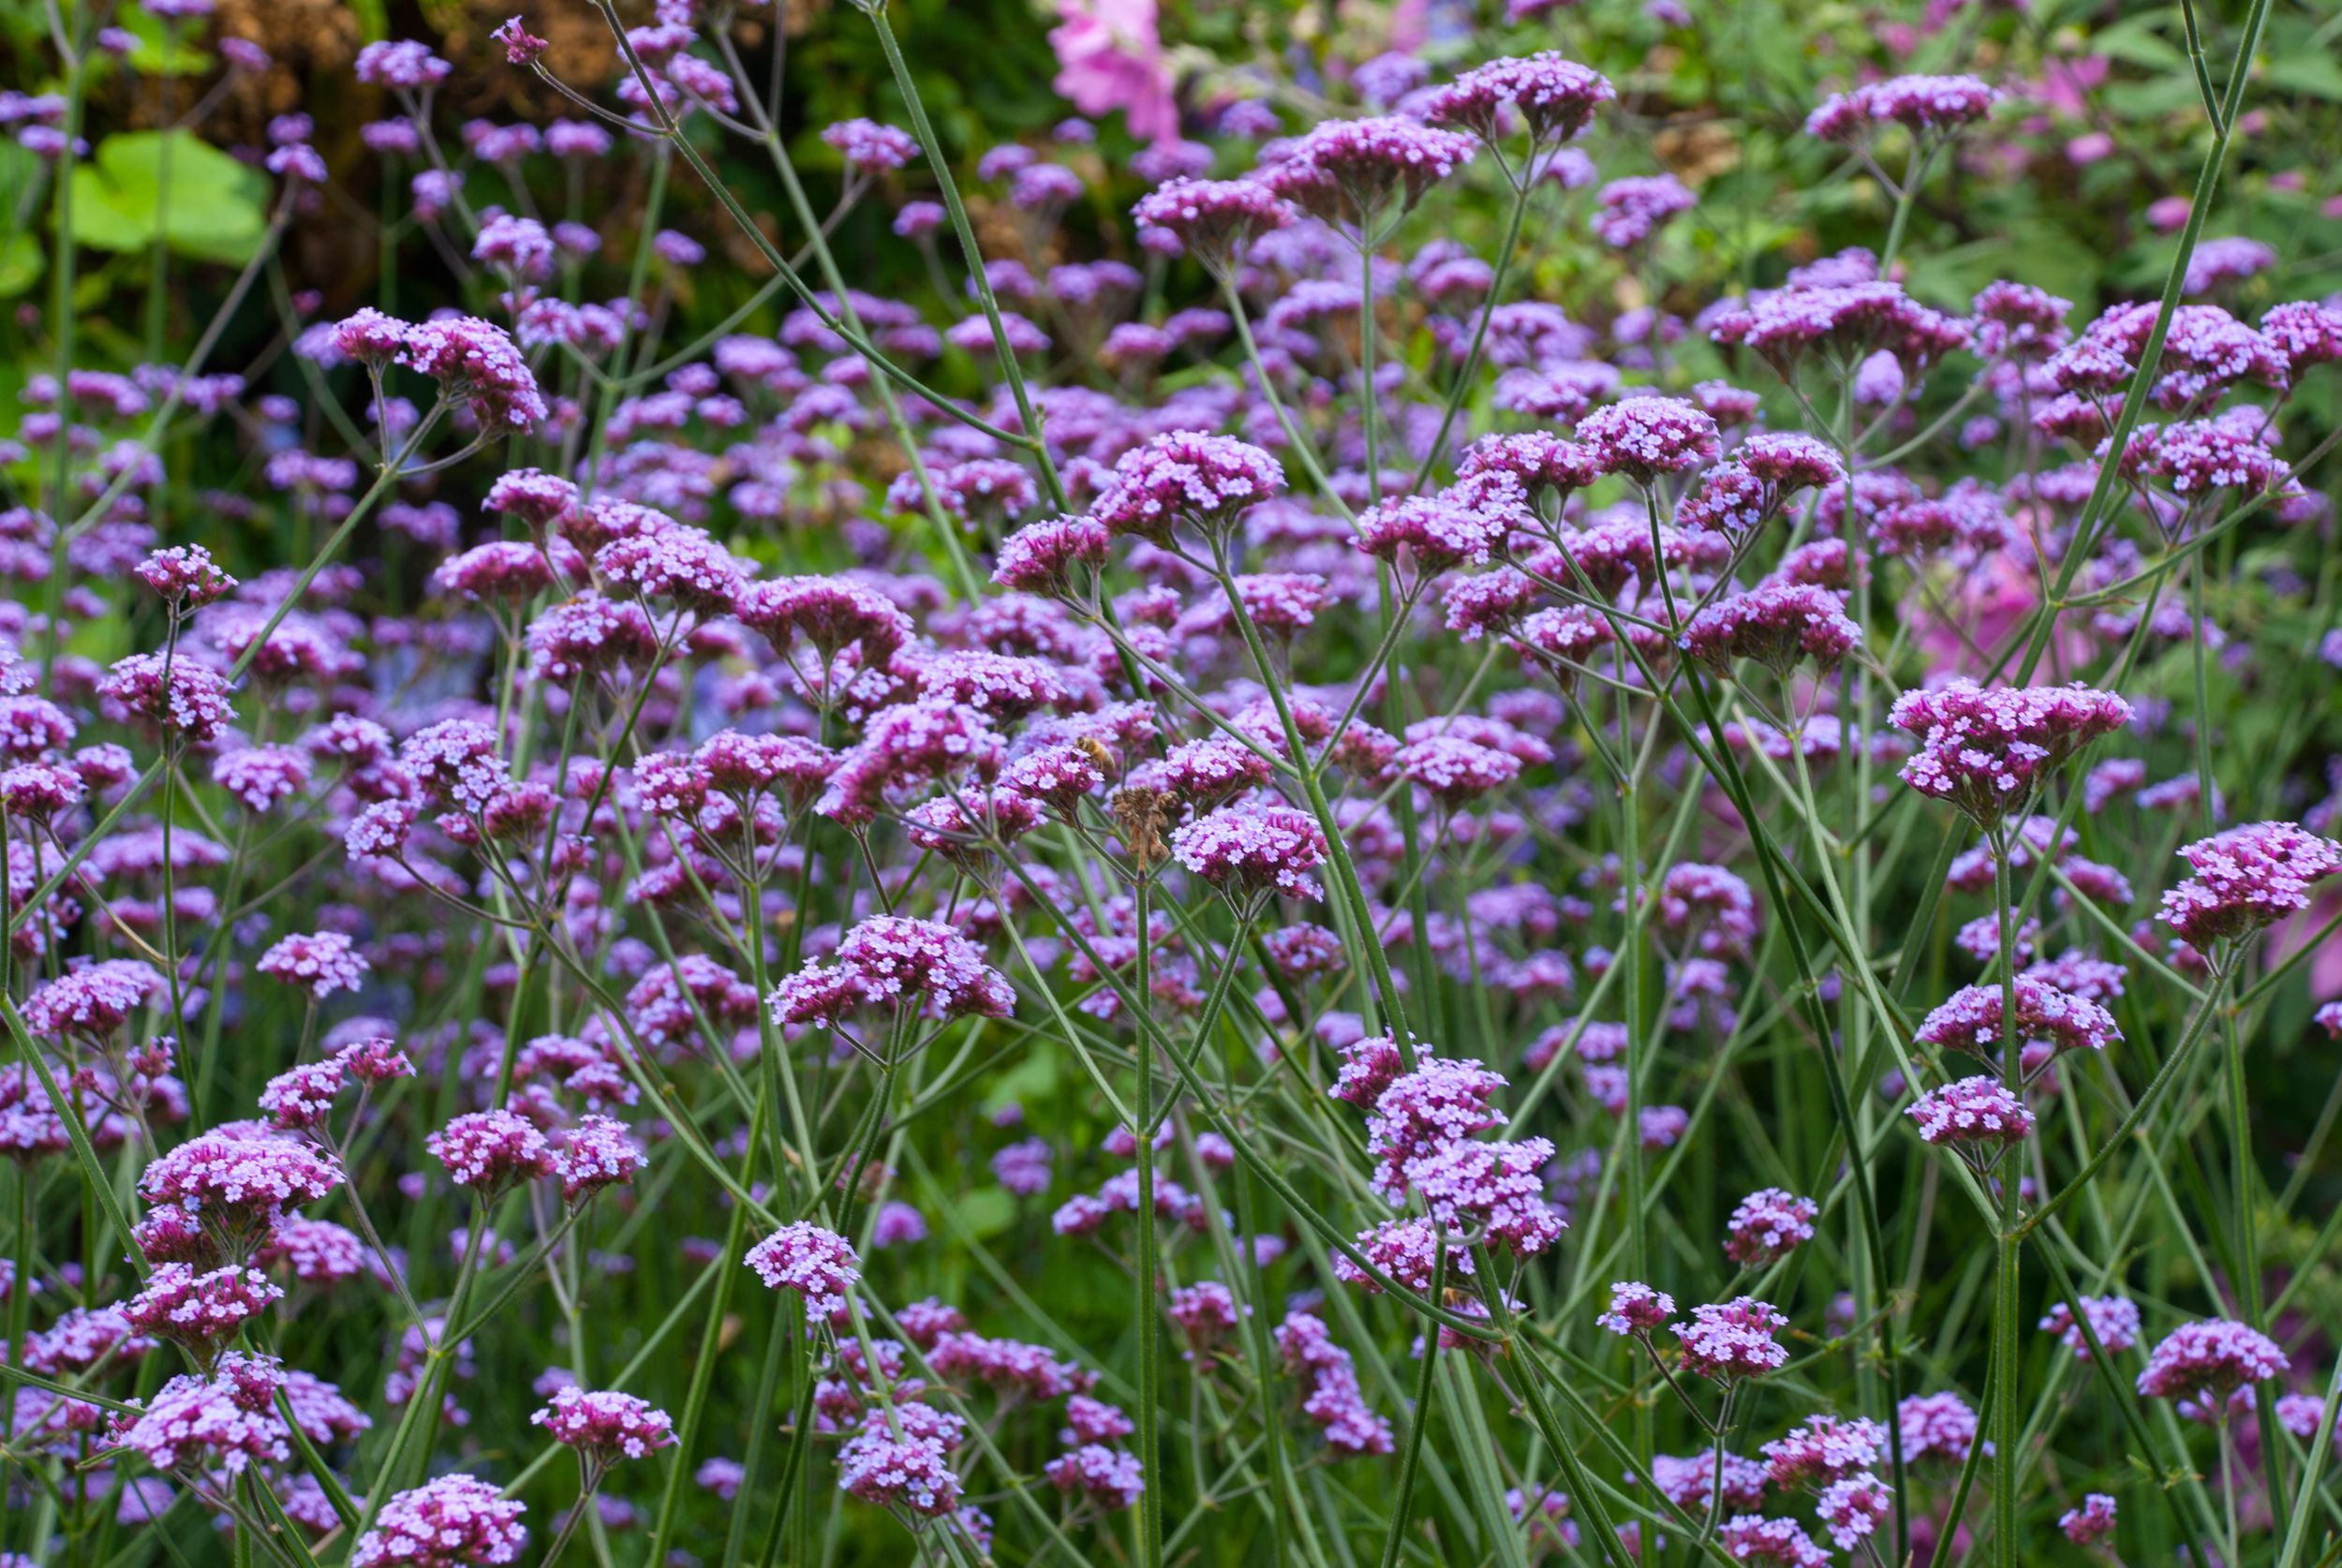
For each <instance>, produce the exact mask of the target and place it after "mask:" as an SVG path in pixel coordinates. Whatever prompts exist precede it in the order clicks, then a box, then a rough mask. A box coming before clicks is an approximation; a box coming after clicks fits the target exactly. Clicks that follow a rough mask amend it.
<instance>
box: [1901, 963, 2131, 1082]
mask: <svg viewBox="0 0 2342 1568" xmlns="http://www.w3.org/2000/svg"><path fill="white" fill-rule="evenodd" d="M2015 990H2016V996H2017V1020H2016V1027H2015V1028H2014V1029H2013V1030H2010V1029H2008V1028H2005V1027H2004V1024H2003V1020H2002V1017H2001V1010H2002V1008H2003V1006H2004V1005H2005V1003H2006V996H2005V992H2004V988H2003V987H2002V986H2001V985H1999V984H1989V985H1964V986H1962V987H1961V988H1960V989H1959V990H1957V991H1955V992H1953V993H1952V995H1951V998H1950V999H1949V1001H1946V1002H1945V1003H1944V1004H1943V1005H1942V1006H1940V1007H1938V1008H1936V1009H1935V1010H1934V1012H1932V1013H1929V1014H1928V1015H1927V1017H1926V1019H1925V1020H1924V1021H1923V1022H1921V1024H1920V1028H1919V1030H1918V1033H1917V1034H1916V1035H1915V1036H1914V1038H1915V1039H1916V1040H1917V1041H1918V1043H1920V1044H1921V1045H1929V1046H1933V1047H1934V1048H1935V1049H1937V1050H1944V1051H1964V1052H1965V1053H1967V1054H1968V1055H1969V1056H1973V1057H1979V1058H1983V1059H1985V1060H1987V1061H1990V1060H1993V1059H1994V1058H1996V1057H1997V1056H1998V1055H1999V1054H2000V1052H2001V1051H2003V1050H2005V1049H2006V1048H2007V1047H2008V1038H2009V1035H2010V1034H2011V1033H2012V1032H2013V1033H2014V1034H2015V1036H2016V1038H2017V1040H2018V1042H2019V1043H2020V1044H2023V1043H2024V1042H2027V1041H2036V1040H2038V1041H2045V1042H2047V1043H2048V1044H2049V1045H2050V1047H2051V1048H2052V1049H2053V1051H2103V1050H2104V1049H2106V1048H2107V1047H2108V1046H2109V1045H2112V1044H2113V1043H2115V1042H2117V1041H2119V1040H2121V1039H2122V1037H2123V1031H2122V1029H2121V1028H2120V1027H2118V1026H2117V1025H2116V1024H2115V1022H2114V1015H2113V1014H2112V1013H2109V1012H2108V1011H2107V1010H2106V1008H2105V1007H2104V1006H2103V1005H2101V1004H2100V1003H2098V1002H2096V1001H2093V1000H2091V999H2090V998H2087V997H2078V996H2075V995H2073V994H2072V993H2071V992H2068V991H2061V990H2059V989H2058V988H2057V987H2056V986H2054V985H2053V984H2050V983H2049V982H2048V981H2046V980H2041V979H2037V978H2035V977H2034V976H2032V975H2029V974H2021V975H2019V976H2017V979H2016V984H2015Z"/></svg>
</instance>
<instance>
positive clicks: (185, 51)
mask: <svg viewBox="0 0 2342 1568" xmlns="http://www.w3.org/2000/svg"><path fill="white" fill-rule="evenodd" d="M121 24H122V26H123V28H124V30H126V32H128V33H129V35H130V36H131V37H134V38H136V39H138V45H137V47H136V48H134V49H132V50H131V51H130V52H129V54H128V56H127V57H126V60H125V62H124V63H125V64H126V65H127V66H129V67H130V68H131V69H133V70H135V71H137V72H138V73H139V74H140V75H141V76H200V75H201V74H202V73H203V72H205V71H207V70H210V69H211V68H212V57H211V56H210V55H209V54H207V53H205V52H203V51H202V50H200V49H199V48H197V47H196V46H195V45H194V44H193V43H191V42H189V41H188V39H187V30H186V29H185V28H184V27H172V28H166V27H165V26H164V25H163V23H161V22H158V21H156V19H155V18H154V17H152V16H149V15H148V14H147V13H146V11H145V10H144V9H143V8H142V7H132V8H131V9H128V10H126V11H124V12H123V13H122V22H121Z"/></svg>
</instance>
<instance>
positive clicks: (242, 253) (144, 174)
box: [72, 131, 269, 264]
mask: <svg viewBox="0 0 2342 1568" xmlns="http://www.w3.org/2000/svg"><path fill="white" fill-rule="evenodd" d="M268 189H269V182H268V177H267V176H266V175H264V174H262V173H260V172H259V170H255V169H249V168H246V167H245V165H243V164H241V163H238V162H237V161H236V160H235V159H234V158H231V157H230V156H229V155H227V154H226V153H223V152H221V151H220V150H219V149H218V148H216V147H214V146H211V145H210V144H208V143H206V142H204V141H200V140H199V139H198V138H196V137H195V136H194V135H192V134H191V133H189V132H186V131H126V132H124V133H123V134H121V135H119V136H110V137H108V138H106V140H105V141H101V142H99V143H98V144H97V153H96V156H95V157H94V158H93V159H91V161H90V162H88V163H86V164H83V165H82V166H81V167H79V168H77V169H75V170H74V171H73V214H72V222H73V238H74V240H75V242H76V243H77V244H85V245H89V246H91V247H93V248H95V249H97V250H115V251H137V250H144V249H146V248H148V247H149V246H151V245H153V244H155V243H156V241H158V240H159V241H162V242H164V243H166V244H169V245H170V248H171V249H172V250H174V251H177V252H178V253H179V254H181V255H183V256H189V257H193V258H195V259H198V260H202V261H222V262H228V263H230V264H234V263H238V262H243V261H246V260H249V259H251V257H252V253H253V251H254V249H255V248H256V247H257V246H258V245H259V240H260V235H261V233H262V232H263V231H264V230H265V229H267V227H268V215H267V205H266V204H267V201H268Z"/></svg>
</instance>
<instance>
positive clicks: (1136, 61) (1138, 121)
mask: <svg viewBox="0 0 2342 1568" xmlns="http://www.w3.org/2000/svg"><path fill="white" fill-rule="evenodd" d="M1058 15H1059V16H1060V18H1062V19H1063V20H1062V21H1060V22H1059V23H1058V25H1056V26H1055V27H1052V28H1050V29H1049V47H1050V48H1052V49H1054V50H1056V51H1057V58H1058V65H1059V66H1060V67H1061V68H1060V70H1059V71H1058V73H1057V80H1056V81H1054V82H1053V83H1051V85H1053V86H1054V87H1056V88H1057V90H1058V91H1059V92H1060V93H1062V94H1064V95H1065V96H1066V97H1067V98H1069V99H1071V100H1072V101H1073V104H1074V107H1075V108H1076V109H1078V110H1080V111H1082V112H1083V113H1084V114H1090V115H1097V114H1106V113H1110V112H1112V111H1115V110H1118V109H1119V110H1120V111H1122V113H1123V117H1124V119H1125V120H1126V121H1127V122H1128V123H1129V125H1130V127H1131V134H1132V135H1133V136H1136V137H1142V138H1144V139H1146V140H1148V141H1160V140H1162V139H1163V138H1164V137H1167V136H1177V135H1178V132H1179V110H1178V104H1177V103H1175V102H1173V101H1172V97H1171V81H1172V77H1171V67H1170V66H1169V65H1168V64H1166V63H1165V62H1164V57H1163V37H1162V35H1161V34H1159V33H1158V32H1157V31H1156V30H1155V0H1058Z"/></svg>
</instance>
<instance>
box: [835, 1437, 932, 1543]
mask: <svg viewBox="0 0 2342 1568" xmlns="http://www.w3.org/2000/svg"><path fill="white" fill-rule="evenodd" d="M837 1487H838V1489H839V1490H840V1491H842V1492H845V1493H846V1494H847V1495H848V1496H850V1497H856V1498H859V1499H861V1500H862V1501H865V1502H874V1503H877V1504H879V1505H880V1506H882V1507H887V1508H899V1509H902V1510H904V1511H905V1512H907V1513H910V1514H912V1515H915V1516H919V1517H921V1518H930V1519H932V1518H941V1517H942V1516H945V1515H948V1514H950V1513H951V1512H952V1511H953V1510H954V1509H956V1508H957V1507H958V1505H959V1477H958V1476H957V1475H956V1474H955V1473H954V1472H953V1471H952V1468H951V1464H950V1456H949V1454H948V1452H947V1450H946V1449H945V1447H944V1445H943V1444H942V1443H941V1442H936V1441H934V1440H933V1439H931V1438H920V1437H907V1438H906V1439H904V1440H899V1441H898V1440H897V1439H896V1438H895V1437H894V1436H893V1435H892V1434H891V1433H890V1432H889V1431H888V1430H887V1428H886V1427H885V1426H884V1425H883V1424H882V1423H879V1422H875V1421H874V1423H873V1425H872V1426H870V1427H865V1428H864V1429H863V1430H862V1431H860V1432H858V1433H856V1434H855V1435H854V1436H853V1437H852V1438H850V1439H848V1440H847V1442H846V1443H845V1446H844V1447H842V1448H840V1449H839V1450H838V1452H837Z"/></svg>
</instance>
